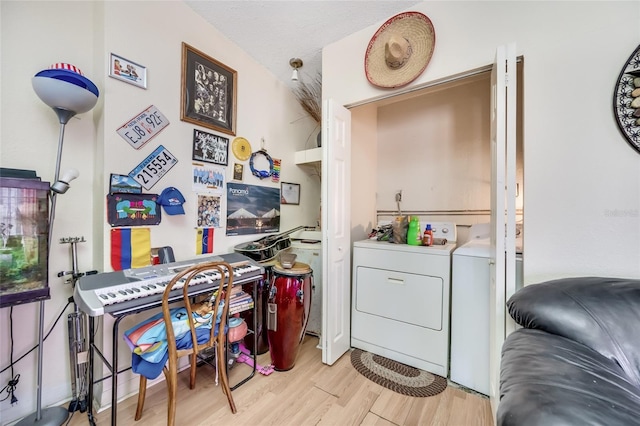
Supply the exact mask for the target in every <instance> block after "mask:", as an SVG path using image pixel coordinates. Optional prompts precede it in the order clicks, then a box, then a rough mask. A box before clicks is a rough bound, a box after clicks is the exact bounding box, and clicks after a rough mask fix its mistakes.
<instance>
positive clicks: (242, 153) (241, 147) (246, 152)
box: [231, 138, 251, 161]
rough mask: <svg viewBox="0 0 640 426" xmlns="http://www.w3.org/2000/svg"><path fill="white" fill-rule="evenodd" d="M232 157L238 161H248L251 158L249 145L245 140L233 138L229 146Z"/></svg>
mask: <svg viewBox="0 0 640 426" xmlns="http://www.w3.org/2000/svg"><path fill="white" fill-rule="evenodd" d="M231 149H232V150H233V155H235V156H236V158H237V159H238V160H240V161H245V160H248V159H249V157H250V156H251V144H250V143H249V141H248V140H246V139H245V138H235V139H234V140H233V142H232V144H231Z"/></svg>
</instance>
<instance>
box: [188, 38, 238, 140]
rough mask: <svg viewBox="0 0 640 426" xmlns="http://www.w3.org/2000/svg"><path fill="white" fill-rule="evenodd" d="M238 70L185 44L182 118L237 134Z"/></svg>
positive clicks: (230, 133)
mask: <svg viewBox="0 0 640 426" xmlns="http://www.w3.org/2000/svg"><path fill="white" fill-rule="evenodd" d="M237 85H238V73H237V72H236V71H235V70H233V69H231V68H229V67H227V66H226V65H224V64H223V63H221V62H218V61H216V60H215V59H213V58H212V57H210V56H208V55H206V54H204V53H203V52H201V51H199V50H198V49H196V48H194V47H192V46H189V45H188V44H186V43H182V81H181V86H180V87H181V103H180V120H182V121H186V122H189V123H192V124H196V125H198V126H202V127H207V128H209V129H213V130H217V131H219V132H222V133H226V134H229V135H235V134H236V109H237V108H236V96H237Z"/></svg>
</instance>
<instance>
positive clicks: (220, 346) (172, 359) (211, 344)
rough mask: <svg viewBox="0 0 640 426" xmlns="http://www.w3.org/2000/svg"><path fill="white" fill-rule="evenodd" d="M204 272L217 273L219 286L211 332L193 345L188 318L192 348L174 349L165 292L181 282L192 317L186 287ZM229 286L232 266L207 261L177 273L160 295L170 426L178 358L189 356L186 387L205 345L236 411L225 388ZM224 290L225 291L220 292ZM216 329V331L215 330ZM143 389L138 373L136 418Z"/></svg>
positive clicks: (191, 383) (191, 384)
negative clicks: (221, 305)
mask: <svg viewBox="0 0 640 426" xmlns="http://www.w3.org/2000/svg"><path fill="white" fill-rule="evenodd" d="M226 271H228V277H225V272H226ZM204 272H207V273H209V272H217V273H218V274H219V275H220V276H221V278H220V285H219V287H218V289H219V291H218V292H217V295H216V298H215V301H214V302H213V307H212V312H213V320H212V321H213V322H214V324H213V326H212V327H211V334H210V335H209V339H208V340H207V342H205V343H202V344H197V338H196V329H195V327H194V324H193V321H189V325H190V332H191V341H192V342H196V344H194V345H193V347H192V348H188V349H177V346H176V336H175V333H174V331H173V326H172V322H171V313H170V311H169V300H168V299H169V293H170V292H171V289H172V288H173V287H174V286H175V285H176V283H177V282H178V281H184V287H183V292H182V297H183V302H184V306H185V308H186V310H187V314H188V317H189V318H193V311H192V305H191V301H190V297H189V296H188V287H189V283H190V282H191V280H192V279H194V278H195V277H196V276H197V275H198V274H201V273H204ZM232 286H233V268H232V267H231V265H229V264H228V263H226V262H208V263H203V264H199V265H194V266H192V267H190V268H188V269H186V270H184V271H182V272H180V273H179V274H177V275H176V276H175V277H174V278H173V279H172V280H171V282H170V283H169V284H168V285H167V288H166V289H165V290H164V294H163V296H162V314H163V317H164V322H165V326H166V329H167V343H168V351H169V360H168V362H167V364H166V365H165V366H164V368H163V370H162V371H163V373H164V376H165V378H166V381H167V390H168V391H169V395H168V409H167V425H169V426H173V425H174V424H175V417H176V390H177V380H178V358H180V357H183V356H186V355H189V358H190V364H191V366H190V369H191V371H190V373H191V375H190V378H189V388H190V389H193V388H194V387H195V384H196V362H197V356H198V353H200V352H201V351H203V350H204V349H208V348H215V353H216V361H217V365H216V368H217V370H218V374H219V377H220V383H221V387H222V391H223V392H224V394H225V395H226V396H227V401H228V402H229V407H230V408H231V412H232V413H234V414H235V413H236V405H235V403H234V402H233V397H232V395H231V388H230V387H229V379H228V377H227V366H226V353H225V352H226V346H225V340H226V335H225V326H226V324H227V314H228V311H229V299H230V296H231V287H232ZM222 290H225V291H222ZM223 293H224V307H223V308H222V317H221V319H220V323H219V324H215V320H216V318H217V315H218V310H219V309H220V301H221V300H222V297H223ZM216 329H217V333H216ZM146 389H147V378H146V377H145V376H143V375H140V390H139V393H138V406H137V408H136V416H135V419H136V420H140V418H141V417H142V410H143V408H144V399H145V393H146Z"/></svg>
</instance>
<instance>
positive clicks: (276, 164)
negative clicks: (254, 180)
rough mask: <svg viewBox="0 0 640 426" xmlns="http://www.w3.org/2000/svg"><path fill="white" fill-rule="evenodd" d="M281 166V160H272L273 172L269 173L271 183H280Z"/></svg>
mask: <svg viewBox="0 0 640 426" xmlns="http://www.w3.org/2000/svg"><path fill="white" fill-rule="evenodd" d="M281 164H282V160H281V159H279V158H274V159H273V171H272V172H271V182H275V183H278V182H280V166H281Z"/></svg>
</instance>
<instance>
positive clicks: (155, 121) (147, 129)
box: [116, 105, 169, 149]
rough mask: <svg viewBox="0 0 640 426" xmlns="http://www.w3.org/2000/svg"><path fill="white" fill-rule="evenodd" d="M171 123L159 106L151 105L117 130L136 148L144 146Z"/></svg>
mask: <svg viewBox="0 0 640 426" xmlns="http://www.w3.org/2000/svg"><path fill="white" fill-rule="evenodd" d="M168 125H169V120H167V117H165V116H164V115H163V114H162V113H161V112H160V110H158V108H156V107H154V106H153V105H150V106H149V107H148V108H147V109H145V110H144V111H142V112H141V113H139V114H137V115H136V116H135V117H133V118H132V119H131V120H129V121H128V122H126V123H124V124H123V125H122V126H120V128H119V129H118V130H116V132H117V133H118V134H119V135H120V136H121V137H122V139H124V140H125V141H127V142H129V145H131V146H132V147H134V148H135V149H140V148H142V147H143V146H144V145H145V144H146V143H147V142H149V141H150V140H151V139H152V138H153V137H154V136H156V135H157V134H158V133H160V132H161V131H162V129H164V128H165V127H167V126H168Z"/></svg>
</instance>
